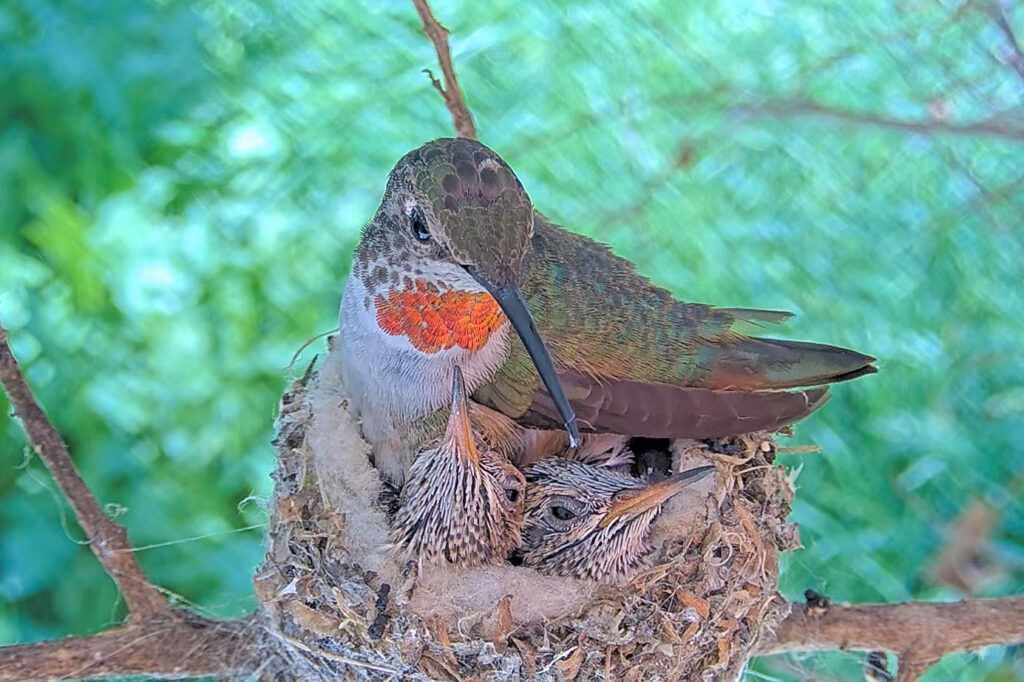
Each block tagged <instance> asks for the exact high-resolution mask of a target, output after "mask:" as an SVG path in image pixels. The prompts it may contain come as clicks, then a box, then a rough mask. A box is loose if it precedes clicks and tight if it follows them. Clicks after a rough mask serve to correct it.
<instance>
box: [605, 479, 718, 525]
mask: <svg viewBox="0 0 1024 682" xmlns="http://www.w3.org/2000/svg"><path fill="white" fill-rule="evenodd" d="M714 470H715V467H713V466H703V467H697V468H695V469H688V470H686V471H683V472H681V473H678V474H676V475H674V476H670V477H668V478H666V479H665V480H664V481H659V482H657V483H652V484H651V485H649V486H647V487H646V488H644V489H642V490H641V491H640V492H638V493H637V494H636V495H632V496H630V497H627V498H625V499H622V500H615V501H614V502H612V504H611V507H610V508H609V509H608V513H607V514H605V516H604V518H603V519H601V523H600V524H599V527H600V528H605V527H606V526H608V525H609V524H610V523H611V522H612V521H614V520H615V519H617V518H619V517H620V516H625V517H627V518H635V517H637V516H640V515H641V514H643V513H644V512H646V511H650V510H651V509H657V508H658V507H660V506H661V505H662V504H664V503H665V502H666V501H668V500H669V498H671V497H672V496H673V495H675V494H676V493H678V492H679V491H680V490H682V489H683V488H685V487H686V486H688V485H690V484H691V483H696V482H697V481H699V480H701V479H702V478H704V477H705V476H707V475H708V474H710V473H711V472H713V471H714Z"/></svg>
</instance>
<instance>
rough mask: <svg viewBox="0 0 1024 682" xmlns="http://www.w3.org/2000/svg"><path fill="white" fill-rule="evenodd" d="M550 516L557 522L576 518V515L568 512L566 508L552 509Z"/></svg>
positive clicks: (570, 511)
mask: <svg viewBox="0 0 1024 682" xmlns="http://www.w3.org/2000/svg"><path fill="white" fill-rule="evenodd" d="M551 515H552V516H554V517H555V518H556V519H558V520H559V521H572V520H573V519H574V518H576V514H574V513H573V512H572V510H570V509H569V508H567V507H557V506H556V507H552V508H551Z"/></svg>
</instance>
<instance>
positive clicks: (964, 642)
mask: <svg viewBox="0 0 1024 682" xmlns="http://www.w3.org/2000/svg"><path fill="white" fill-rule="evenodd" d="M1020 642H1024V595H1022V596H1015V597H1002V598H999V599H973V600H967V601H960V602H941V603H934V602H930V603H924V602H908V603H903V604H860V605H855V606H842V605H836V604H832V605H830V606H829V607H828V609H827V610H826V611H825V612H824V613H820V612H819V613H817V614H816V613H815V612H813V611H810V612H809V611H807V610H805V609H804V605H803V604H793V610H792V612H791V613H790V614H789V616H788V617H787V618H786V619H785V620H784V621H783V622H782V624H781V625H780V626H779V628H778V630H777V631H776V632H775V636H774V638H773V639H771V640H768V641H765V642H762V643H761V645H760V646H759V647H758V650H757V652H756V653H757V654H759V655H769V654H779V653H784V652H787V651H832V650H835V649H844V650H854V651H889V652H892V653H895V654H896V655H897V656H898V657H899V673H898V675H897V677H896V679H897V682H905V681H907V682H909V681H910V680H914V679H917V676H920V675H921V674H922V673H923V672H924V671H925V669H927V668H928V667H929V666H931V665H932V664H934V663H935V662H937V661H938V660H939V659H940V658H942V657H943V656H945V655H946V654H951V653H955V652H959V651H970V650H973V649H980V648H981V647H986V646H994V645H1009V644H1017V643H1020Z"/></svg>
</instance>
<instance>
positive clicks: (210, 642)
mask: <svg viewBox="0 0 1024 682" xmlns="http://www.w3.org/2000/svg"><path fill="white" fill-rule="evenodd" d="M251 625H252V621H251V619H243V620H237V621H213V620H208V619H206V618H203V617H201V616H197V615H194V614H184V613H178V612H166V613H163V614H161V615H157V616H154V617H152V618H149V619H147V620H142V621H135V622H132V623H129V624H128V625H123V626H121V627H118V628H114V629H112V630H107V631H106V632H101V633H99V634H97V635H92V636H90V637H68V638H66V639H58V640H54V641H50V642H37V643H35V644H19V645H17V646H9V647H0V682H15V681H17V682H30V681H32V680H51V679H71V678H74V679H99V678H107V677H127V676H134V675H145V676H147V677H150V676H151V677H159V678H165V679H179V678H183V677H206V676H216V677H222V676H223V677H237V676H244V675H245V674H246V673H248V672H250V671H251V670H253V669H254V668H256V667H257V666H258V665H259V664H260V663H261V661H260V660H259V658H260V657H261V656H263V654H260V653H257V652H258V651H259V649H260V647H259V646H258V639H256V638H254V637H253V636H252V633H251V630H252V627H251Z"/></svg>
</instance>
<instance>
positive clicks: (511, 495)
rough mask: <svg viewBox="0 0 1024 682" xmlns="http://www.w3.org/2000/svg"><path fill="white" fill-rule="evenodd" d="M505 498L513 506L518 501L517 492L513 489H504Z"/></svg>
mask: <svg viewBox="0 0 1024 682" xmlns="http://www.w3.org/2000/svg"><path fill="white" fill-rule="evenodd" d="M505 497H507V498H508V501H509V502H511V503H512V504H515V503H516V502H518V501H519V491H518V490H516V489H515V488H505Z"/></svg>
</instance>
